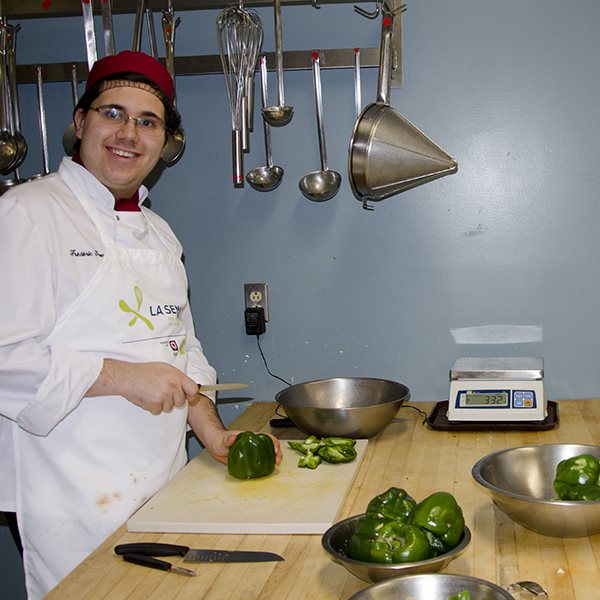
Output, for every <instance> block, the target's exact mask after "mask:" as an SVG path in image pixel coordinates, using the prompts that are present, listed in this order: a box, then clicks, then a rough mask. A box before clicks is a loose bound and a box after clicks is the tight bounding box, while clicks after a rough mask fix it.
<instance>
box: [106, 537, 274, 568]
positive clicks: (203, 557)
mask: <svg viewBox="0 0 600 600" xmlns="http://www.w3.org/2000/svg"><path fill="white" fill-rule="evenodd" d="M115 553H116V554H119V555H122V556H125V555H128V554H134V555H143V556H183V560H184V561H186V562H223V563H236V562H270V561H279V560H285V559H284V558H283V557H282V556H279V554H275V553H274V552H262V551H254V550H212V549H209V548H207V549H194V548H189V547H188V546H179V545H177V544H159V543H154V542H139V543H132V544H119V545H118V546H115ZM160 562H163V561H160ZM167 564H168V563H167Z"/></svg>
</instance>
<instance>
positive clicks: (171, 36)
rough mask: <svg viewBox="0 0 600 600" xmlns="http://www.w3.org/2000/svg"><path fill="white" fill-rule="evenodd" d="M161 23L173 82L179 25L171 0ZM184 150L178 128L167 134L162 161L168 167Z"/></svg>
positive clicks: (181, 133)
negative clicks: (176, 32)
mask: <svg viewBox="0 0 600 600" xmlns="http://www.w3.org/2000/svg"><path fill="white" fill-rule="evenodd" d="M161 23H162V30H163V36H164V38H165V52H166V57H165V63H166V66H167V70H168V71H169V73H170V74H171V77H172V78H173V82H175V29H176V28H177V26H178V25H179V19H177V21H176V20H175V18H174V15H173V6H172V3H171V0H169V4H168V8H167V10H163V16H162V20H161ZM174 103H175V102H174ZM184 150H185V135H184V133H183V131H182V130H181V129H178V130H177V131H175V132H173V133H170V134H169V135H168V136H167V142H166V144H165V147H164V148H163V151H162V154H161V158H162V160H163V162H164V163H165V164H166V165H167V166H168V167H170V166H171V165H174V164H175V163H176V162H177V161H178V160H179V159H180V158H181V156H182V155H183V152H184Z"/></svg>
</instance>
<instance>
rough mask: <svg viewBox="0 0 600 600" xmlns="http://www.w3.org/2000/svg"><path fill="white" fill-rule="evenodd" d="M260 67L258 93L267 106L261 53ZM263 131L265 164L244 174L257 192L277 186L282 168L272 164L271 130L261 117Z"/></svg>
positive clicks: (264, 62)
mask: <svg viewBox="0 0 600 600" xmlns="http://www.w3.org/2000/svg"><path fill="white" fill-rule="evenodd" d="M259 68H260V95H261V100H262V106H263V107H265V106H267V102H268V96H267V57H266V56H265V55H264V54H262V55H261V56H260V58H259ZM263 129H264V132H265V154H266V157H267V164H266V165H265V166H264V167H256V168H255V169H252V171H250V172H249V173H248V174H247V175H246V181H247V182H248V183H249V184H250V186H251V187H253V188H254V189H255V190H257V191H259V192H270V191H271V190H274V189H275V188H276V187H278V186H279V184H280V183H281V179H282V178H283V169H282V168H281V167H278V166H277V165H274V164H273V157H272V154H271V130H270V128H269V124H268V123H267V122H266V121H265V120H264V119H263Z"/></svg>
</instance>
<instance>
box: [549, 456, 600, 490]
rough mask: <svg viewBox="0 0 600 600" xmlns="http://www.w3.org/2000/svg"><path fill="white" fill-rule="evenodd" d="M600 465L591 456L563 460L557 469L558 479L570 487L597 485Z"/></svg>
mask: <svg viewBox="0 0 600 600" xmlns="http://www.w3.org/2000/svg"><path fill="white" fill-rule="evenodd" d="M599 474H600V463H599V462H598V459H597V458H596V457H595V456H592V455H591V454H580V455H579V456H572V457H571V458H565V460H561V461H560V462H559V463H558V466H557V467H556V479H558V481H562V482H563V483H567V484H568V485H585V484H587V483H594V484H597V482H598V475H599Z"/></svg>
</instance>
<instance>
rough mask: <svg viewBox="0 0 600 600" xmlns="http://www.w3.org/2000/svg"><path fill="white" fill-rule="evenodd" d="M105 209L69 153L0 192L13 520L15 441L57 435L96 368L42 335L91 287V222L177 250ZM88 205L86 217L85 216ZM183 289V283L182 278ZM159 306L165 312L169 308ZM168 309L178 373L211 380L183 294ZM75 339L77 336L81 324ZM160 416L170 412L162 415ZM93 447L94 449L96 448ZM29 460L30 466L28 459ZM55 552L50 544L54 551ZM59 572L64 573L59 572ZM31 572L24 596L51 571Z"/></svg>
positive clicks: (95, 535)
mask: <svg viewBox="0 0 600 600" xmlns="http://www.w3.org/2000/svg"><path fill="white" fill-rule="evenodd" d="M139 195H140V204H141V202H143V200H144V199H145V198H146V197H147V190H146V189H145V188H144V187H142V188H140V194H139ZM82 196H83V197H85V198H86V199H87V200H86V202H89V201H91V203H92V205H93V210H92V211H89V210H86V208H85V203H83V202H82V201H81V197H82ZM113 206H114V198H113V197H112V194H111V193H110V192H109V190H108V189H107V188H106V187H105V186H103V185H102V184H101V183H100V182H99V181H98V180H97V179H96V178H95V177H94V176H93V175H92V174H91V173H89V172H88V171H87V170H86V169H85V168H84V167H82V166H80V165H78V164H76V163H74V162H73V161H71V160H70V159H64V160H63V161H62V163H61V165H60V168H59V170H58V172H57V173H54V174H51V175H48V176H46V177H43V178H41V179H40V180H37V181H33V182H30V183H28V184H23V185H20V186H17V187H15V188H14V189H12V190H10V191H9V192H7V193H6V194H5V195H4V196H3V197H2V198H0V240H1V241H2V251H1V253H0V273H2V277H3V279H4V281H3V289H4V290H5V291H4V292H3V293H2V294H1V295H0V456H2V457H3V460H2V461H0V481H1V482H2V483H1V485H0V509H2V510H8V511H16V512H17V514H18V516H19V517H20V513H21V511H23V502H24V501H26V500H23V499H22V498H21V500H20V501H19V498H20V494H19V486H20V485H21V483H20V481H19V477H20V476H21V469H20V468H19V467H15V465H22V464H24V463H26V462H27V461H28V457H27V456H23V455H19V450H18V448H19V444H16V443H15V440H16V438H17V436H24V435H26V440H27V441H31V442H32V443H35V441H36V436H37V437H39V438H47V439H52V437H50V436H54V439H56V436H59V435H61V433H60V432H61V428H62V431H64V424H61V423H62V422H63V421H65V419H66V418H67V417H68V415H70V414H71V413H72V412H73V411H75V410H76V409H77V407H78V406H79V405H80V403H81V402H82V401H84V400H83V397H84V394H85V393H86V391H87V390H88V389H89V388H90V387H91V385H92V384H93V383H94V382H95V381H96V379H97V378H98V375H99V374H100V371H101V369H102V363H103V356H102V355H96V354H94V353H90V352H80V351H78V350H77V349H76V348H72V347H70V346H69V344H68V343H56V344H52V343H51V344H44V343H43V341H44V340H45V339H52V334H53V331H54V328H55V327H56V324H57V322H59V319H61V315H65V313H67V311H68V310H69V307H71V305H72V304H73V303H75V302H77V301H79V299H80V297H81V295H82V292H84V291H85V290H86V289H89V286H90V283H91V282H93V281H94V276H95V275H96V273H97V272H98V269H99V267H100V266H101V265H102V260H103V257H104V253H105V246H104V243H103V241H102V236H101V235H100V233H99V230H98V227H97V225H96V223H95V222H94V220H95V219H96V220H98V219H99V220H100V221H99V222H100V225H101V228H102V229H103V231H104V235H105V236H106V235H108V236H109V237H110V239H111V243H114V244H115V245H116V246H117V247H119V248H130V249H132V250H135V249H140V250H145V249H149V250H162V251H163V252H164V251H165V250H166V251H167V253H168V254H170V255H176V256H177V257H179V256H180V255H181V245H180V244H179V242H178V240H177V239H176V237H175V235H174V234H173V232H172V230H171V229H170V227H169V226H168V225H167V223H166V222H165V221H164V220H163V219H161V218H160V217H158V215H156V214H155V213H153V212H152V211H150V210H148V209H147V208H145V207H142V210H141V211H140V212H118V213H117V212H115V211H114V208H113ZM90 212H91V213H93V214H94V218H91V217H90ZM181 271H182V272H183V267H182V266H181ZM183 273H184V272H183ZM185 286H186V288H187V281H186V280H185ZM135 298H137V299H138V301H139V297H138V296H137V291H135V290H134V296H133V297H132V298H131V299H130V300H129V304H128V305H127V308H128V309H129V310H131V311H132V314H131V315H127V316H128V317H129V316H131V317H134V318H135V315H139V316H140V319H141V318H142V317H141V314H139V313H138V312H137V311H135V308H136V303H135ZM130 305H131V306H130ZM132 307H133V308H132ZM163 309H164V310H168V307H163ZM171 309H172V310H173V312H174V313H176V314H174V316H175V317H177V318H178V319H179V321H180V322H181V324H182V325H183V327H184V329H185V332H186V335H185V356H186V360H185V361H184V362H183V363H182V362H181V360H180V358H181V357H180V356H178V358H177V360H178V361H179V362H178V363H177V364H184V365H185V368H184V369H182V370H185V372H186V373H187V375H189V376H190V377H191V378H192V379H194V380H195V381H197V382H198V383H201V384H205V385H206V384H210V383H214V381H215V371H214V369H213V368H212V367H211V366H210V365H209V363H208V361H207V359H206V357H205V356H204V354H203V352H202V347H201V345H200V342H199V341H198V340H197V338H196V336H195V332H194V327H193V323H192V317H191V311H190V307H189V304H188V303H187V302H186V301H185V300H184V301H183V302H182V303H181V306H177V307H175V306H173V307H171ZM138 310H139V307H138ZM67 314H68V313H67ZM82 336H85V331H83V332H82ZM182 354H183V353H182ZM142 360H143V359H142ZM40 391H41V392H40ZM40 393H43V397H40ZM89 400H90V399H86V400H85V401H89ZM91 400H94V401H97V402H101V401H102V400H101V399H91ZM123 402H124V404H123V409H125V408H126V410H129V411H131V409H132V407H133V405H131V403H128V402H126V401H123ZM119 406H120V405H119V404H118V403H117V404H116V405H114V406H112V405H111V410H120V409H119V408H115V407H119ZM136 408H137V407H136ZM138 410H139V415H140V427H144V425H143V423H144V419H147V418H148V417H155V416H154V415H150V413H147V411H143V410H142V409H138ZM74 414H75V413H74ZM161 417H162V418H165V419H173V418H176V417H173V416H172V415H171V416H170V415H164V414H163V415H161ZM136 418H137V417H136ZM179 419H180V422H181V423H182V427H183V429H184V428H185V419H183V420H181V415H179ZM65 422H67V421H65ZM150 422H151V421H147V423H150ZM106 434H107V436H106V443H107V444H112V443H113V440H111V432H110V431H107V432H106ZM27 436H30V437H27ZM70 436H71V437H72V436H73V432H71V433H70ZM184 437H185V436H184V430H182V431H181V435H180V441H178V442H177V443H178V444H180V445H181V446H183V443H184ZM79 444H80V445H81V450H82V453H81V454H82V459H81V465H82V468H84V469H85V468H88V467H89V468H93V466H94V462H93V459H92V460H91V463H87V464H86V458H85V454H86V453H85V452H84V450H85V448H84V446H85V440H81V441H80V442H79ZM73 447H75V448H77V444H75V446H73V440H72V439H70V440H69V448H70V450H71V451H72V449H73ZM124 447H126V445H125V446H124ZM93 450H94V451H101V448H95V449H93ZM182 450H183V448H179V450H178V451H177V456H173V457H171V458H170V459H168V460H171V462H172V464H173V470H172V472H171V471H169V477H170V476H172V475H174V474H175V472H176V470H177V469H178V468H180V467H181V466H182V464H181V460H182V457H181V452H182ZM92 457H93V452H92ZM27 467H28V469H29V471H30V472H31V465H27ZM115 470H116V465H115ZM167 471H168V468H167ZM33 472H35V465H34V468H33ZM39 476H40V486H42V480H43V478H44V477H49V478H54V479H57V478H58V479H59V480H60V477H61V473H60V472H57V473H39ZM163 483H164V482H163ZM42 487H43V486H42ZM155 491H156V489H150V490H148V489H146V490H145V493H142V494H140V495H139V498H137V499H136V502H137V505H141V504H142V503H143V502H144V501H145V500H146V499H147V498H148V497H149V495H151V493H153V492H155ZM109 500H110V499H109ZM133 508H135V506H134V507H133ZM23 512H25V511H23ZM19 520H20V526H21V527H23V524H22V523H21V519H19ZM31 520H32V521H33V520H34V519H31ZM108 522H110V518H108ZM120 522H121V521H119V522H111V523H110V525H109V526H107V527H106V529H105V530H104V532H100V533H99V531H98V530H97V529H96V530H94V527H91V526H90V527H89V528H88V529H86V531H85V533H83V530H82V538H83V539H84V540H85V542H86V544H87V548H86V550H85V551H86V552H88V553H89V552H90V551H91V550H92V549H93V548H94V547H95V546H96V545H97V544H99V543H100V542H101V541H102V540H103V537H104V536H105V535H107V534H108V533H110V532H111V531H112V530H113V529H114V528H116V526H118V525H119V524H120ZM24 527H25V530H26V535H25V538H26V539H25V556H24V559H25V566H26V574H27V573H28V572H29V571H32V572H33V571H35V569H36V565H35V564H34V565H33V566H31V565H30V566H29V568H28V561H27V556H28V547H29V549H31V548H35V536H32V535H31V534H30V533H29V534H28V533H27V522H26V524H25V525H24ZM38 529H39V527H38ZM99 536H100V537H99ZM83 546H85V544H83ZM60 550H61V548H60V544H58V547H57V548H56V551H57V552H59V551H60ZM32 554H34V553H32ZM84 555H85V553H84ZM82 557H83V556H80V558H79V559H81V558H82ZM40 562H43V561H40ZM75 564H76V562H75V563H74V564H72V565H71V566H75ZM64 575H66V572H64V573H62V574H61V575H60V576H64ZM36 577H37V579H39V581H42V582H45V583H43V584H41V586H40V585H38V584H36V585H34V586H32V589H33V591H31V592H30V593H31V594H32V596H36V595H37V594H42V593H44V592H45V591H47V590H44V589H43V586H44V585H50V584H51V583H52V581H53V578H54V579H56V574H55V573H44V572H42V573H41V574H36ZM33 578H34V577H32V579H33ZM48 582H50V583H48ZM28 589H29V584H28Z"/></svg>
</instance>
